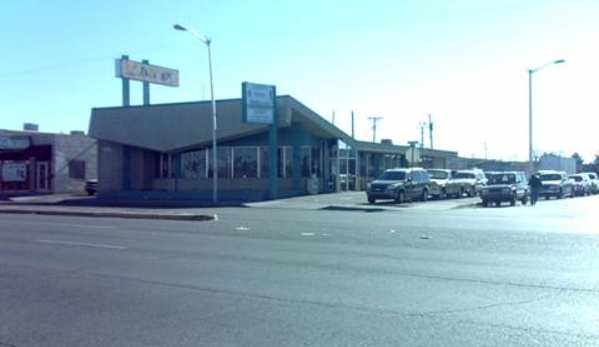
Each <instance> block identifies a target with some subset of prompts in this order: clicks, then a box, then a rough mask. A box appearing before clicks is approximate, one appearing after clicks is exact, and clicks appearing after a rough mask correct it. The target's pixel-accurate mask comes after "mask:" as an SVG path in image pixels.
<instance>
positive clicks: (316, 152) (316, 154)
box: [311, 148, 321, 177]
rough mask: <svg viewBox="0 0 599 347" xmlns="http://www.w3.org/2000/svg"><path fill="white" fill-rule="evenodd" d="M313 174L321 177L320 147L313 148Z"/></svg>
mask: <svg viewBox="0 0 599 347" xmlns="http://www.w3.org/2000/svg"><path fill="white" fill-rule="evenodd" d="M311 169H312V174H314V175H316V176H318V177H320V176H321V173H320V149H318V148H312V167H311Z"/></svg>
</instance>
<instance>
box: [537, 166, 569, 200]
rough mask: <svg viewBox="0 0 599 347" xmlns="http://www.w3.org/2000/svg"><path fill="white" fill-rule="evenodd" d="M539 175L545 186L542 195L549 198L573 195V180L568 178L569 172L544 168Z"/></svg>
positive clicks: (542, 188)
mask: <svg viewBox="0 0 599 347" xmlns="http://www.w3.org/2000/svg"><path fill="white" fill-rule="evenodd" d="M539 176H540V178H541V182H543V186H542V187H541V191H540V194H539V195H540V196H543V197H545V199H549V198H551V197H555V198H557V199H561V198H563V197H566V196H572V181H571V180H570V179H568V174H566V173H565V172H564V171H555V170H543V171H539Z"/></svg>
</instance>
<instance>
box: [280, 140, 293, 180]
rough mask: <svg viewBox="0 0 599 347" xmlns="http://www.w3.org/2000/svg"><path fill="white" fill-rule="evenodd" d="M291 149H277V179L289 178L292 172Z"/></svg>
mask: <svg viewBox="0 0 599 347" xmlns="http://www.w3.org/2000/svg"><path fill="white" fill-rule="evenodd" d="M292 169H293V152H292V151H291V147H279V177H291V175H292V173H293V171H292Z"/></svg>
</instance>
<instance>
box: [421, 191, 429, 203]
mask: <svg viewBox="0 0 599 347" xmlns="http://www.w3.org/2000/svg"><path fill="white" fill-rule="evenodd" d="M420 200H422V201H427V200H428V190H427V189H423V190H422V195H421V196H420Z"/></svg>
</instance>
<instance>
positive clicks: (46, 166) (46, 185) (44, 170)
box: [36, 161, 50, 191]
mask: <svg viewBox="0 0 599 347" xmlns="http://www.w3.org/2000/svg"><path fill="white" fill-rule="evenodd" d="M36 177H37V180H36V190H37V191H47V190H50V163H48V162H46V161H41V162H38V163H37V175H36Z"/></svg>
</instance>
